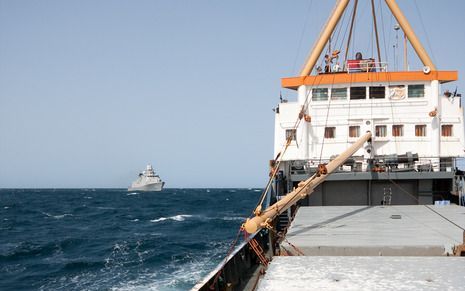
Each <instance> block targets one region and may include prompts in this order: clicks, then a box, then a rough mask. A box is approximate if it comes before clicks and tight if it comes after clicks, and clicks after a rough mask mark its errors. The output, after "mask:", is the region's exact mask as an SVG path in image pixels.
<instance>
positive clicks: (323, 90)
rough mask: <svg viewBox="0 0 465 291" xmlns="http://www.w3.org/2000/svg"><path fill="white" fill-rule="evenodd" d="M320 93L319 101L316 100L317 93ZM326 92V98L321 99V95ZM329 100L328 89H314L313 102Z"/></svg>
mask: <svg viewBox="0 0 465 291" xmlns="http://www.w3.org/2000/svg"><path fill="white" fill-rule="evenodd" d="M318 91H320V92H319V93H318V94H317V95H318V99H315V93H316V92H318ZM325 91H326V97H323V98H322V97H320V94H322V93H324V92H325ZM328 99H329V89H328V88H312V101H328Z"/></svg>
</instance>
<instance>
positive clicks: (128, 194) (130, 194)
mask: <svg viewBox="0 0 465 291" xmlns="http://www.w3.org/2000/svg"><path fill="white" fill-rule="evenodd" d="M133 195H139V193H137V192H131V193H127V194H126V196H133Z"/></svg>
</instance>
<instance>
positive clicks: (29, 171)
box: [0, 0, 465, 188]
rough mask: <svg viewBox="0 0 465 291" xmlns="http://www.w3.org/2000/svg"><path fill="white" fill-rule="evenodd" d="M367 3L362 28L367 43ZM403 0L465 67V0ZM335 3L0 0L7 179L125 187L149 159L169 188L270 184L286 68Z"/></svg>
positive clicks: (1, 125) (0, 96) (1, 159)
mask: <svg viewBox="0 0 465 291" xmlns="http://www.w3.org/2000/svg"><path fill="white" fill-rule="evenodd" d="M359 2H360V3H361V4H360V7H361V8H360V10H361V11H360V13H359V18H360V20H357V21H358V27H359V30H358V33H356V35H355V40H354V41H355V42H356V43H359V44H360V46H361V47H362V49H365V50H366V51H368V52H370V50H371V51H372V50H373V45H372V41H371V43H370V39H371V40H372V38H369V37H368V41H366V39H367V37H366V35H363V33H362V32H363V31H369V29H367V27H370V24H369V22H367V21H368V20H367V19H369V18H368V16H369V12H370V10H369V6H368V3H369V2H368V0H361V1H359ZM365 2H366V3H365ZM375 2H376V3H377V4H379V3H380V1H379V0H376V1H375ZM398 2H399V5H400V6H401V8H402V9H403V10H404V13H405V14H406V16H407V17H408V19H409V21H410V22H411V24H412V26H413V27H414V29H415V31H416V33H417V35H418V36H419V38H420V40H422V42H423V44H424V46H425V48H426V49H427V51H428V52H429V53H430V54H431V57H432V59H433V61H434V62H435V64H436V66H437V67H438V68H439V69H445V70H459V71H460V70H464V69H465V58H464V56H463V47H465V33H464V32H463V29H464V27H465V18H464V17H463V11H465V1H462V0H447V1H435V0H414V1H411V0H409V1H407V0H399V1H398ZM333 4H334V1H316V0H315V1H312V0H305V1H304V0H293V1H277V0H257V1H250V0H249V1H213V0H209V1H207V0H197V1H188V0H184V1H181V0H179V1H177V0H171V1H168V0H166V1H156V0H152V1H146V0H145V1H144V0H139V1H129V0H127V1H122V0H100V1H94V0H92V1H90V0H87V1H86V0H83V1H67V0H42V1H33V0H18V1H7V0H0V188H16V187H20V188H68V187H70V188H73V187H86V188H97V187H99V188H100V187H104V188H105V187H127V186H128V185H129V184H130V183H131V182H132V181H133V180H134V179H135V178H136V177H137V174H138V172H139V171H141V170H142V169H143V168H145V165H146V164H147V163H152V164H153V166H154V168H155V170H156V171H157V172H158V173H159V174H160V176H161V177H162V179H163V180H165V181H166V183H167V184H166V186H167V187H263V186H264V185H265V184H266V181H267V178H268V161H269V160H270V159H272V158H273V156H272V155H273V131H274V129H273V127H274V115H273V111H272V108H273V107H274V106H275V105H276V104H277V103H278V102H279V96H280V92H282V93H281V94H282V95H283V97H284V98H288V99H290V100H295V99H296V96H295V92H293V91H289V90H286V89H281V88H280V78H282V77H289V76H295V75H297V74H298V71H299V69H300V67H301V66H302V65H303V63H304V61H305V58H306V56H307V54H308V52H309V50H310V49H311V47H312V45H313V43H314V41H315V39H316V37H317V36H318V34H319V32H320V29H321V27H322V25H323V24H324V22H325V21H326V19H327V17H328V15H329V12H330V11H331V9H332V7H333ZM383 9H384V10H383V11H381V10H378V11H380V12H382V13H383V14H385V16H384V19H383V23H381V19H379V20H378V22H379V24H378V25H379V26H381V29H380V30H383V31H385V33H384V34H383V35H384V37H383V41H382V42H383V45H382V46H383V47H384V48H390V47H392V45H393V44H394V43H395V32H394V31H393V29H392V26H393V24H395V23H393V21H392V17H390V16H389V15H388V14H387V8H386V7H384V8H383ZM394 22H395V21H394ZM425 32H427V33H425ZM368 34H369V32H368ZM362 43H363V45H362ZM409 55H412V57H409V59H411V68H412V69H418V68H421V65H419V63H418V61H415V60H414V58H413V54H412V50H411V49H410V53H409ZM385 56H386V59H387V60H388V61H390V62H391V64H392V63H393V60H392V59H393V54H390V53H386V54H385ZM461 76H462V74H459V78H460V77H461ZM456 85H457V86H458V88H459V92H460V91H461V89H465V83H464V81H463V80H460V81H458V82H456V83H455V84H453V85H451V86H452V87H451V88H452V89H455V86H456ZM461 92H464V93H465V90H462V91H461Z"/></svg>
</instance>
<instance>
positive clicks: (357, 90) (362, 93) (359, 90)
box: [350, 87, 367, 100]
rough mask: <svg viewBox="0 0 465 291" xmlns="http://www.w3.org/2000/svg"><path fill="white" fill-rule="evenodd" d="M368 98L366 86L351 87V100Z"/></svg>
mask: <svg viewBox="0 0 465 291" xmlns="http://www.w3.org/2000/svg"><path fill="white" fill-rule="evenodd" d="M359 99H367V88H366V87H350V100H359Z"/></svg>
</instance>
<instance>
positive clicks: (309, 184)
mask: <svg viewBox="0 0 465 291" xmlns="http://www.w3.org/2000/svg"><path fill="white" fill-rule="evenodd" d="M370 139H371V132H369V131H368V132H367V133H366V134H365V135H363V136H362V137H360V138H359V139H358V140H357V141H356V142H355V143H354V144H352V145H351V146H350V147H349V148H348V149H346V150H345V151H344V152H342V153H341V154H340V155H339V156H337V157H336V158H335V159H334V160H332V161H330V162H329V163H328V164H327V165H320V166H319V168H320V169H319V171H318V172H317V173H316V174H315V175H313V176H311V177H310V178H308V179H307V180H305V181H302V182H300V183H299V185H298V187H297V188H295V189H294V190H293V191H292V192H290V193H288V194H287V195H286V196H284V198H283V199H281V200H279V201H278V202H276V203H275V204H273V205H271V206H270V207H268V208H267V209H265V210H263V211H262V212H261V213H256V214H255V217H253V218H251V219H247V221H246V222H245V224H244V229H245V230H246V231H247V232H248V233H254V232H256V231H257V230H259V229H261V228H263V227H266V226H267V225H269V223H270V222H271V221H272V220H273V219H275V218H276V217H277V216H278V215H280V214H281V213H283V212H284V211H286V210H287V209H288V208H289V207H291V206H292V205H294V204H295V203H297V201H299V200H300V199H303V198H304V197H306V196H307V195H309V194H311V193H312V192H313V191H314V189H315V188H316V187H317V186H318V185H320V184H321V183H323V182H324V180H325V179H326V178H327V177H328V175H329V174H331V173H332V172H333V171H334V170H336V169H337V168H338V167H340V166H341V165H342V164H344V162H345V161H346V160H347V159H348V158H349V157H351V156H352V155H353V154H354V153H355V152H356V151H357V150H359V149H360V148H361V147H363V145H364V143H365V142H367V141H369V140H370Z"/></svg>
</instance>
